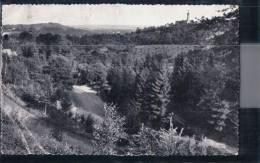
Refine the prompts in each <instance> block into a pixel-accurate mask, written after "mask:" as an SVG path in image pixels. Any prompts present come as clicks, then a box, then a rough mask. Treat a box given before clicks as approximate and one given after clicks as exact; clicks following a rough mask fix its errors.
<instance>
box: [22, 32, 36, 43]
mask: <svg viewBox="0 0 260 163" xmlns="http://www.w3.org/2000/svg"><path fill="white" fill-rule="evenodd" d="M19 39H20V40H22V41H31V40H32V39H33V35H32V34H31V33H30V32H27V31H23V32H21V33H20V34H19Z"/></svg>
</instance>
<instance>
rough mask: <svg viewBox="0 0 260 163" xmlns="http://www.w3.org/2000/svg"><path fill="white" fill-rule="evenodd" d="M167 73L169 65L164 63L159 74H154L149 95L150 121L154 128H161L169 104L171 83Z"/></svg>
mask: <svg viewBox="0 0 260 163" xmlns="http://www.w3.org/2000/svg"><path fill="white" fill-rule="evenodd" d="M168 76H169V75H168V71H167V64H166V63H163V64H162V65H161V66H160V68H159V70H158V72H156V73H155V74H154V79H153V81H152V83H151V91H150V94H149V102H150V105H149V111H150V117H149V121H150V123H151V126H152V127H153V128H157V129H158V128H160V125H161V124H160V121H161V118H162V117H164V116H165V115H166V111H167V106H168V104H169V102H170V101H169V92H170V83H169V77H168Z"/></svg>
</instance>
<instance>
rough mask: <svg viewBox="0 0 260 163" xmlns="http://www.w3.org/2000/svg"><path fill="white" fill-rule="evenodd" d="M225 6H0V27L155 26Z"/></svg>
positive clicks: (208, 13) (213, 12)
mask: <svg viewBox="0 0 260 163" xmlns="http://www.w3.org/2000/svg"><path fill="white" fill-rule="evenodd" d="M227 7H229V6H226V5H124V4H113V5H112V4H101V5H3V12H2V21H3V24H4V25H6V24H36V23H48V22H53V23H60V24H63V25H70V26H77V25H122V26H123V25H127V26H159V25H164V24H166V23H174V22H175V21H178V20H186V17H187V12H188V11H189V13H190V20H195V18H201V17H202V16H204V17H208V18H211V17H212V16H219V15H222V14H223V13H221V12H218V10H222V9H225V8H227Z"/></svg>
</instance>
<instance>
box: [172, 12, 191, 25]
mask: <svg viewBox="0 0 260 163" xmlns="http://www.w3.org/2000/svg"><path fill="white" fill-rule="evenodd" d="M189 22H190V12H189V10H188V12H187V17H186V20H180V21H176V22H175V25H184V24H188V23H189Z"/></svg>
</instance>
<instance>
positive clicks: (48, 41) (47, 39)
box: [36, 33, 61, 45]
mask: <svg viewBox="0 0 260 163" xmlns="http://www.w3.org/2000/svg"><path fill="white" fill-rule="evenodd" d="M60 41H61V36H60V35H58V34H52V33H46V34H39V35H38V36H37V37H36V42H37V43H39V44H40V43H43V44H45V45H52V44H58V43H59V42H60Z"/></svg>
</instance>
